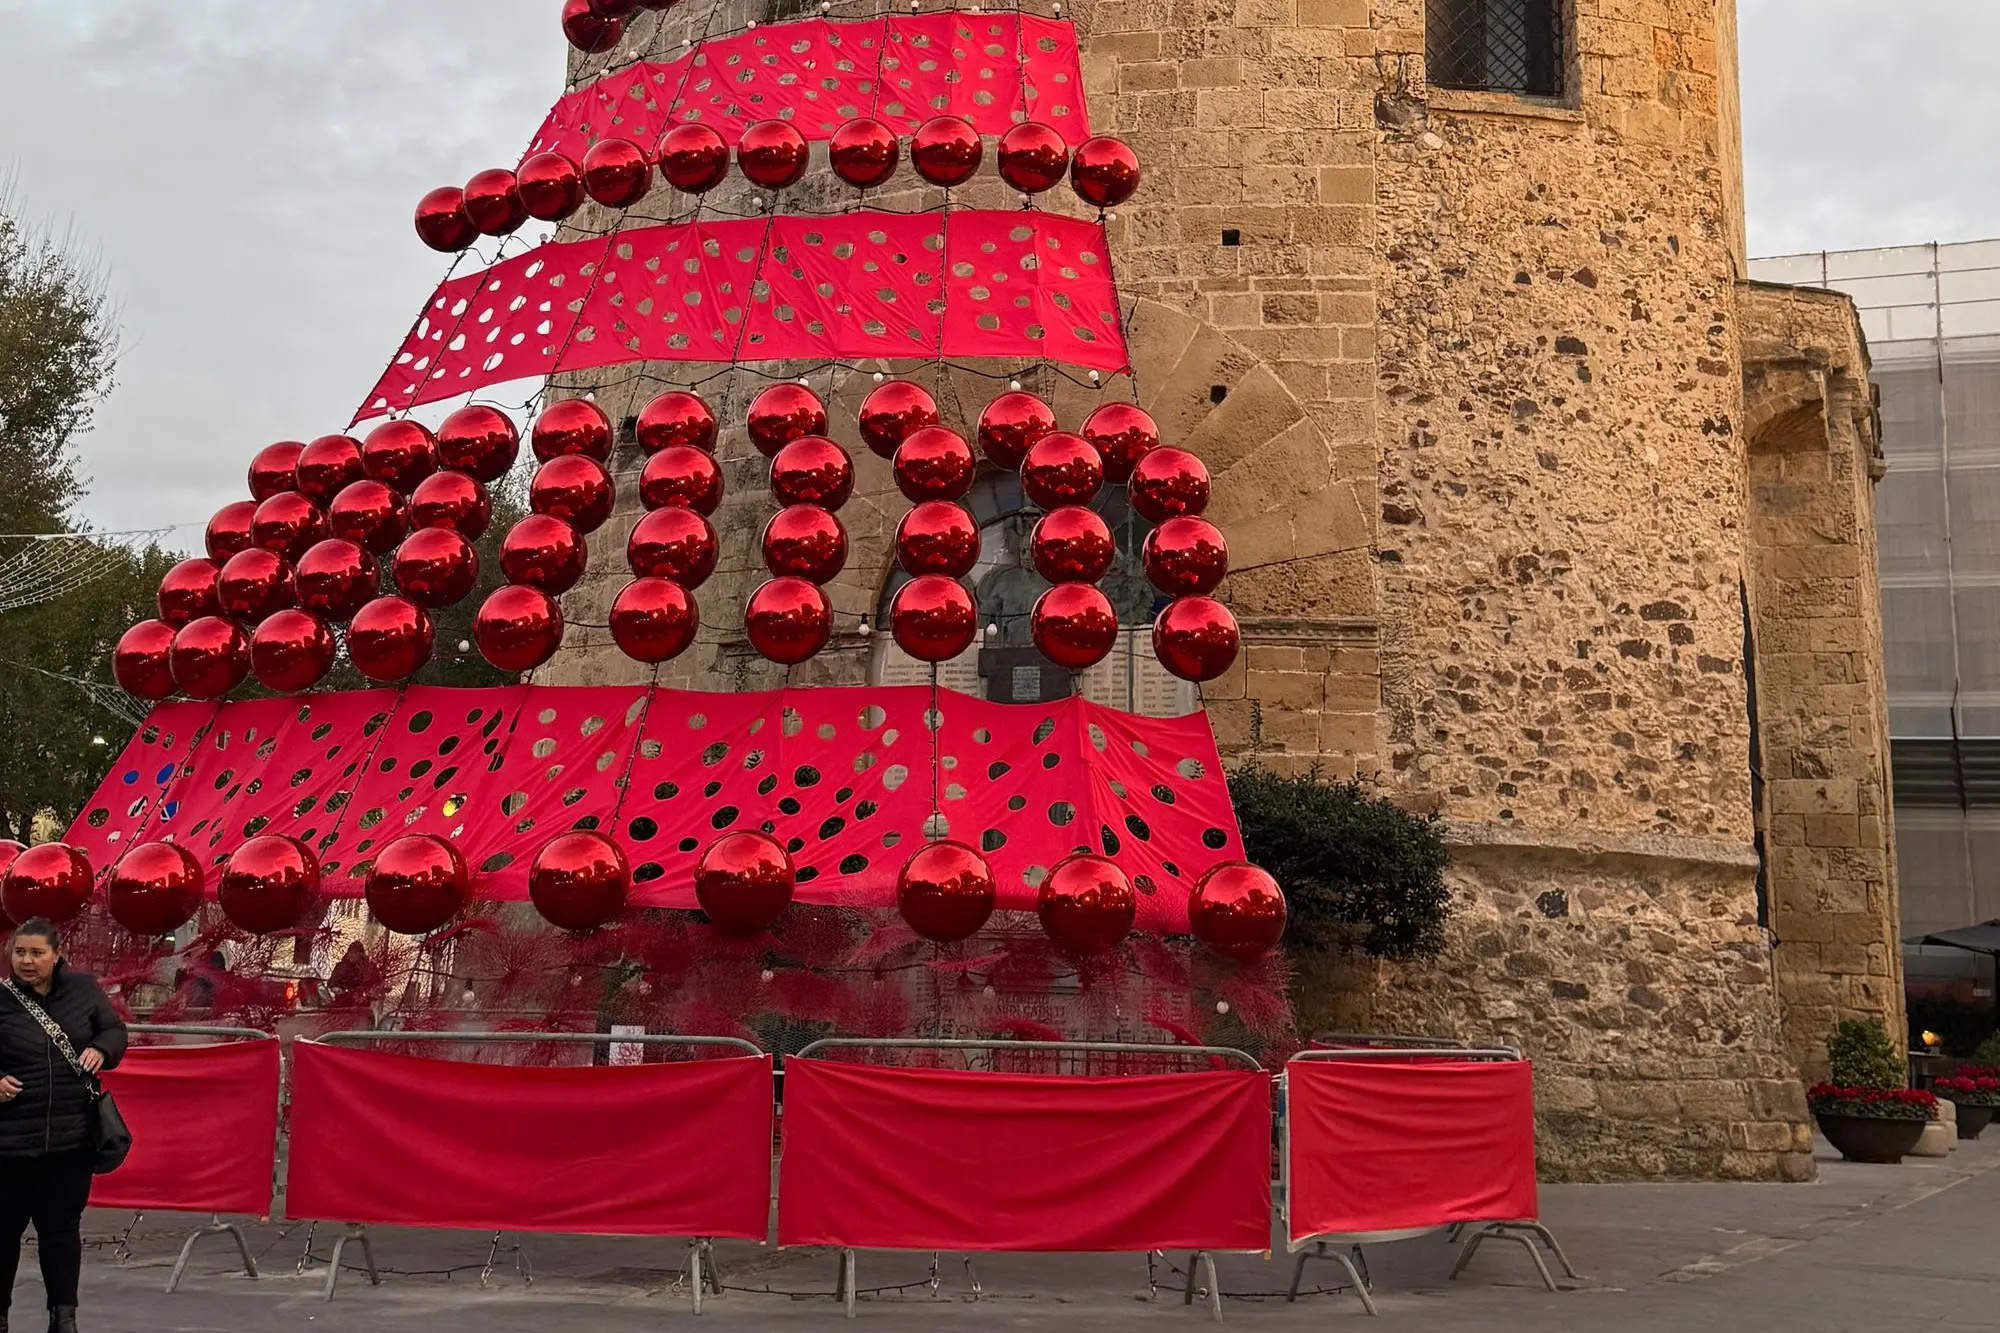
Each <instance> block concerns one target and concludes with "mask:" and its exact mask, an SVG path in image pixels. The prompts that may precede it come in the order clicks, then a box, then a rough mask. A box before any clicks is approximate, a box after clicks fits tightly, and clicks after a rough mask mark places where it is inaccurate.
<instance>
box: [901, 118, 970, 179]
mask: <svg viewBox="0 0 2000 1333" xmlns="http://www.w3.org/2000/svg"><path fill="white" fill-rule="evenodd" d="M985 152H986V147H985V145H984V144H982V143H981V142H980V141H979V131H978V130H975V129H973V128H972V126H971V124H969V123H968V122H966V121H963V120H960V119H959V118H958V117H957V116H933V117H931V118H930V119H929V120H927V121H925V122H924V123H923V124H921V125H919V126H917V132H916V133H915V134H913V135H911V136H910V165H911V166H913V167H915V168H916V169H917V174H918V175H919V176H922V177H923V178H924V179H925V180H927V181H929V182H930V183H931V184H932V185H945V186H951V185H961V184H963V183H964V182H966V181H968V180H970V179H971V178H972V173H973V172H975V171H977V170H979V159H980V158H981V157H982V156H984V154H985Z"/></svg>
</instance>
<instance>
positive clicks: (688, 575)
mask: <svg viewBox="0 0 2000 1333" xmlns="http://www.w3.org/2000/svg"><path fill="white" fill-rule="evenodd" d="M720 549H721V548H720V546H719V545H718V543H717V541H716V537H715V529H714V528H712V527H710V526H709V525H708V520H707V519H705V518H703V517H702V516H701V515H700V514H698V513H696V512H695V511H694V510H692V509H655V510H653V511H652V512H651V513H649V514H647V515H646V516H645V517H644V518H642V519H640V520H639V521H638V522H637V523H636V524H634V525H633V527H632V536H631V538H630V540H628V541H627V542H626V543H625V561H626V563H627V564H628V565H630V566H631V568H632V572H633V573H634V574H637V575H639V576H640V577H642V578H656V579H672V580H673V581H674V582H676V583H678V584H680V585H681V586H682V587H683V588H686V589H688V590H689V591H693V590H694V589H696V588H699V587H700V586H701V585H702V584H703V583H706V582H707V581H708V576H709V575H710V574H713V573H714V572H715V561H716V558H717V555H718V554H719V552H720Z"/></svg>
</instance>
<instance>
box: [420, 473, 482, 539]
mask: <svg viewBox="0 0 2000 1333" xmlns="http://www.w3.org/2000/svg"><path fill="white" fill-rule="evenodd" d="M492 521H493V502H492V501H491V500H490V499H488V498H487V496H486V488H485V487H484V486H481V485H480V484H479V483H478V482H476V481H474V480H473V479H472V478H471V477H468V476H466V475H465V474H464V473H463V472H437V473H433V474H432V475H430V476H428V477H425V478H424V479H423V480H422V481H420V482H418V483H417V489H415V490H414V491H411V492H410V527H411V528H413V529H418V530H421V529H423V528H450V529H451V530H452V531H453V532H456V533H459V534H460V535H461V536H463V537H465V538H467V539H468V540H470V541H478V540H479V534H480V533H482V532H485V531H486V525H487V524H488V523H491V522H492Z"/></svg>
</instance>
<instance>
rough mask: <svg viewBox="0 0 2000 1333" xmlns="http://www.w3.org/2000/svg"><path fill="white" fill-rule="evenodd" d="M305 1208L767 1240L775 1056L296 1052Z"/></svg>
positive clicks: (441, 1222)
mask: <svg viewBox="0 0 2000 1333" xmlns="http://www.w3.org/2000/svg"><path fill="white" fill-rule="evenodd" d="M291 1128H292V1153H291V1161H290V1165H289V1167H288V1168H287V1172H286V1196H285V1211H286V1213H287V1214H288V1215H289V1216H291V1217H295V1218H311V1219H314V1220H317V1221H331V1222H367V1223H381V1224H386V1225H392V1226H421V1227H451V1228H461V1229H467V1230H477V1231H555V1232H573V1233H580V1234H585V1235H617V1236H728V1237H734V1238H737V1239H742V1240H760V1241H761V1240H762V1239H764V1235H765V1231H766V1229H767V1227H768V1225H769V1221H770V1196H771V1061H770V1058H769V1057H768V1056H760V1057H755V1058H752V1057H747V1056H746V1057H740V1058H736V1059H724V1060H695V1061H690V1062H687V1063H682V1064H650V1065H633V1066H627V1067H617V1068H612V1067H601V1066H600V1067H568V1068H555V1069H546V1068H522V1067H518V1066H512V1065H486V1064H473V1063H469V1062H463V1061H456V1060H432V1059H424V1058H419V1057H414V1056H404V1055H390V1054H386V1053H384V1052H381V1051H355V1050H343V1049H341V1048H339V1047H333V1046H316V1045H313V1044H311V1043H308V1042H300V1043H299V1044H298V1045H297V1046H296V1047H295V1048H294V1050H293V1055H292V1126H291Z"/></svg>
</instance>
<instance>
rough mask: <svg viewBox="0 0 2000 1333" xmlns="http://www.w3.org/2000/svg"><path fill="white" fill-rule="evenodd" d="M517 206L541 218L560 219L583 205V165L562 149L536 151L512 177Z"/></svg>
mask: <svg viewBox="0 0 2000 1333" xmlns="http://www.w3.org/2000/svg"><path fill="white" fill-rule="evenodd" d="M515 185H516V188H518V189H519V190H520V192H521V207H522V208H524V209H526V210H527V211H528V216H529V217H531V218H535V219H537V220H538V221H541V222H561V221H563V220H565V219H566V218H568V217H570V216H571V215H572V214H574V213H575V212H576V210H577V209H579V208H582V207H583V201H584V199H585V197H586V196H585V194H584V190H583V168H582V167H581V166H579V165H578V164H577V162H576V159H574V158H572V157H570V156H568V155H567V154H564V153H536V154H535V155H534V156H533V157H531V158H529V159H528V160H527V161H525V162H523V163H522V164H521V170H520V172H519V173H518V174H517V176H516V178H515Z"/></svg>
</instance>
